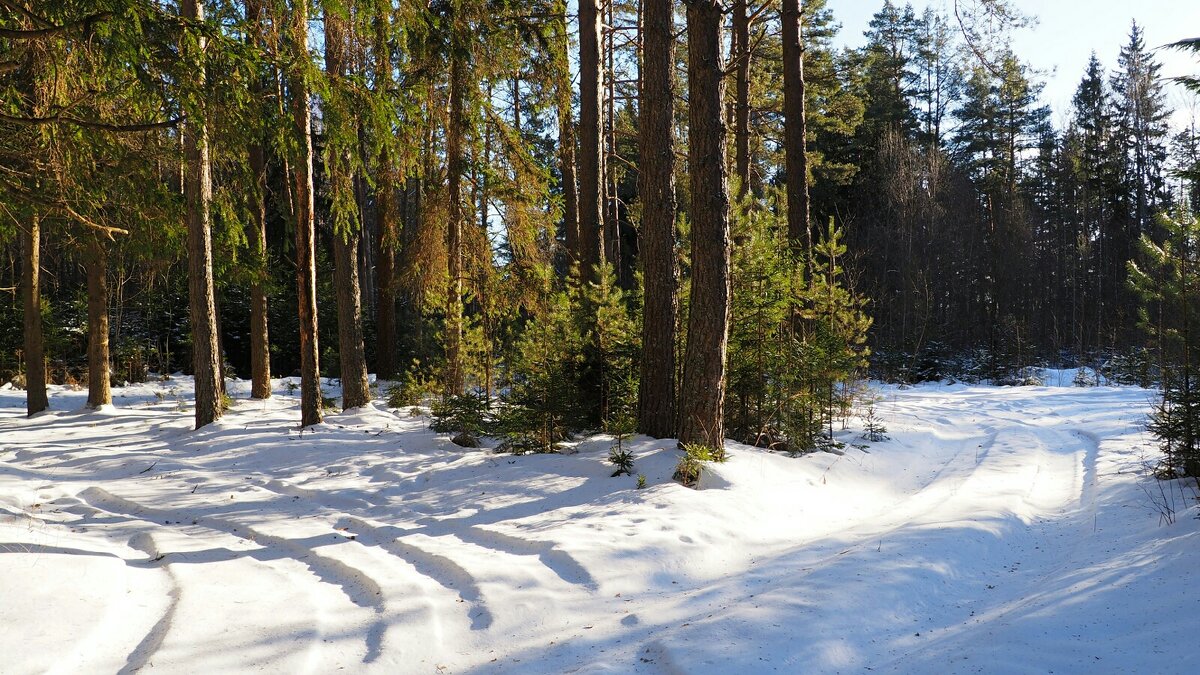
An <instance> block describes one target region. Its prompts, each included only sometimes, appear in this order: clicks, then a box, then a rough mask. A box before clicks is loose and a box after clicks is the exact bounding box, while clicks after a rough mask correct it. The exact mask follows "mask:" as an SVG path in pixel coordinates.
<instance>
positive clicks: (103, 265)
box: [84, 238, 112, 408]
mask: <svg viewBox="0 0 1200 675" xmlns="http://www.w3.org/2000/svg"><path fill="white" fill-rule="evenodd" d="M84 266H85V267H86V268H87V308H88V399H87V407H89V408H98V407H100V406H102V405H108V404H110V403H112V387H111V381H110V378H111V369H110V366H109V361H108V254H107V253H106V252H105V250H104V245H103V244H101V243H100V242H99V241H96V239H94V238H89V239H88V243H87V251H85V252H84Z"/></svg>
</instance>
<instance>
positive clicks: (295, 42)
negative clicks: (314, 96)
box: [288, 2, 321, 427]
mask: <svg viewBox="0 0 1200 675" xmlns="http://www.w3.org/2000/svg"><path fill="white" fill-rule="evenodd" d="M288 32H289V42H290V45H289V46H290V48H291V51H292V53H291V56H292V59H293V62H294V63H293V65H292V66H291V68H290V69H289V71H288V90H289V91H290V93H291V101H290V102H289V104H290V106H291V112H292V127H293V133H295V135H296V156H295V157H294V158H293V159H292V161H291V168H292V190H293V200H294V204H295V205H294V208H293V210H292V212H293V216H294V217H295V223H294V226H295V231H296V296H297V298H298V299H299V303H298V304H299V319H300V425H301V426H304V427H307V426H310V425H313V424H319V423H320V422H321V379H320V378H321V368H320V347H319V345H318V344H317V262H316V252H315V250H314V246H313V245H314V239H315V233H314V230H313V175H312V167H313V150H312V112H311V111H310V110H309V106H308V103H309V89H308V82H307V79H306V75H305V72H304V64H307V61H308V9H307V5H306V3H303V2H297V3H295V4H294V6H293V8H292V16H291V22H290V24H289V26H288Z"/></svg>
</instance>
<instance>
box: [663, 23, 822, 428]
mask: <svg viewBox="0 0 1200 675" xmlns="http://www.w3.org/2000/svg"><path fill="white" fill-rule="evenodd" d="M796 20H797V21H799V17H798V16H797V17H796ZM721 22H722V11H721V4H720V3H719V2H716V0H688V2H687V36H688V129H689V143H688V171H689V173H690V176H691V181H690V187H691V200H692V201H691V211H690V213H689V219H690V221H691V265H692V277H691V284H692V287H691V298H690V300H689V303H688V305H689V310H688V323H687V348H686V350H685V353H684V366H683V384H682V387H681V390H680V403H679V425H680V429H679V436H678V437H679V442H680V443H682V444H685V445H687V444H698V445H702V446H706V447H710V448H723V447H724V444H725V440H724V439H725V420H724V404H725V357H726V351H727V347H728V340H729V295H730V286H729V284H730V278H729V255H730V241H729V192H728V184H727V180H726V172H727V168H726V163H725V147H726V128H725V123H724V119H723V113H722V108H723V106H724V100H725V86H724V68H725V61H724V59H723V58H722V57H721ZM796 65H799V63H798V62H797V64H796ZM801 175H803V174H801ZM794 179H795V174H793V181H792V184H793V185H795V184H796V181H795V180H794ZM799 183H800V184H803V180H801V181H799ZM790 222H791V221H789V224H790Z"/></svg>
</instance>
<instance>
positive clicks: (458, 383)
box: [443, 17, 468, 396]
mask: <svg viewBox="0 0 1200 675" xmlns="http://www.w3.org/2000/svg"><path fill="white" fill-rule="evenodd" d="M456 20H458V21H461V19H458V18H457V17H456ZM455 30H459V28H457V27H456V28H455ZM464 58H465V56H464V55H462V54H454V55H452V56H451V62H450V121H449V123H448V126H447V129H446V162H447V172H448V176H447V179H446V186H447V192H448V195H447V198H448V199H449V200H450V203H449V210H448V218H447V223H446V259H447V263H446V272H447V284H448V288H447V292H446V336H445V339H446V370H445V373H444V375H443V378H444V381H443V389H444V391H445V393H446V394H447V395H449V396H453V395H456V394H461V393H462V390H463V378H464V373H463V370H464V368H463V358H464V355H463V345H462V342H463V302H462V293H463V251H462V249H463V244H462V228H463V218H464V215H463V194H462V192H463V189H462V179H463V173H464V172H465V171H466V156H465V154H464V149H463V136H464V135H465V133H466V129H465V127H466V119H465V117H464V111H463V108H464V102H463V97H464V96H465V95H466V88H467V86H468V82H467V74H466V72H465V70H466V68H465V64H464V63H463V59H464Z"/></svg>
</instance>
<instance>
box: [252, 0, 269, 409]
mask: <svg viewBox="0 0 1200 675" xmlns="http://www.w3.org/2000/svg"><path fill="white" fill-rule="evenodd" d="M246 18H247V20H248V21H249V22H250V30H251V31H253V36H252V38H251V39H252V41H253V43H254V44H255V45H257V46H260V47H261V46H263V42H264V40H263V11H262V5H261V3H260V0H246ZM265 95H266V87H265V86H264V84H263V82H262V80H261V79H259V78H255V79H253V80H251V81H250V98H251V99H252V100H255V101H261V100H262V99H263V97H264V96H265ZM265 110H266V108H265V106H264V107H263V111H264V112H265ZM263 136H264V134H263V133H262V131H261V130H259V131H258V132H257V133H256V134H255V141H254V142H253V143H251V144H250V147H249V148H248V153H249V160H250V172H251V174H253V176H254V191H253V194H252V196H251V204H250V219H251V222H250V225H251V234H250V236H251V241H252V249H251V254H250V255H251V256H252V259H253V264H254V266H255V270H254V281H253V282H252V283H251V284H250V398H256V399H265V398H270V397H271V340H270V331H269V326H268V322H267V287H266V284H265V283H264V281H265V279H266V277H267V267H268V264H269V263H268V261H267V153H266V147H265V146H264V142H263Z"/></svg>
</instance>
